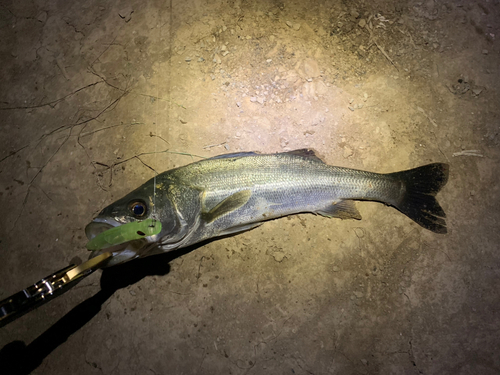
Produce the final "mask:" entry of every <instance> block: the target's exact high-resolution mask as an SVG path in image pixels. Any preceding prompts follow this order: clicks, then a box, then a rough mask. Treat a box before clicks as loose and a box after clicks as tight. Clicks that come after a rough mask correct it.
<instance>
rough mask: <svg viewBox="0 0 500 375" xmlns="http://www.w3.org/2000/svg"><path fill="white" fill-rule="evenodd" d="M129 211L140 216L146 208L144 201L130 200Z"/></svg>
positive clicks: (144, 212)
mask: <svg viewBox="0 0 500 375" xmlns="http://www.w3.org/2000/svg"><path fill="white" fill-rule="evenodd" d="M130 211H132V213H133V214H134V216H137V217H141V216H144V215H145V214H146V211H147V208H146V205H145V204H144V202H132V203H131V204H130Z"/></svg>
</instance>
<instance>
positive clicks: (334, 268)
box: [332, 266, 340, 272]
mask: <svg viewBox="0 0 500 375" xmlns="http://www.w3.org/2000/svg"><path fill="white" fill-rule="evenodd" d="M332 269H333V272H339V271H340V268H339V266H333V268H332Z"/></svg>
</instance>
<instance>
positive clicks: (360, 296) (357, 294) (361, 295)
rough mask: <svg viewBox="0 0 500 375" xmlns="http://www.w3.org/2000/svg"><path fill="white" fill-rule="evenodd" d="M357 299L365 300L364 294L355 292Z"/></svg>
mask: <svg viewBox="0 0 500 375" xmlns="http://www.w3.org/2000/svg"><path fill="white" fill-rule="evenodd" d="M353 293H354V295H355V296H356V298H363V295H364V294H363V292H353Z"/></svg>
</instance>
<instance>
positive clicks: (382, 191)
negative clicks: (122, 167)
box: [85, 149, 449, 266]
mask: <svg viewBox="0 0 500 375" xmlns="http://www.w3.org/2000/svg"><path fill="white" fill-rule="evenodd" d="M448 169H449V167H448V165H447V164H442V163H435V164H429V165H425V166H422V167H418V168H415V169H410V170H407V171H402V172H395V173H388V174H379V173H372V172H366V171H361V170H355V169H349V168H342V167H335V166H331V165H328V164H326V163H324V162H323V161H322V160H321V159H320V158H319V157H317V156H316V155H315V153H314V151H312V150H307V149H305V150H296V151H291V152H284V153H277V154H258V153H254V152H245V153H236V154H227V155H221V156H216V157H213V158H210V159H205V160H202V161H198V162H195V163H192V164H188V165H186V166H183V167H179V168H175V169H172V170H169V171H166V172H163V173H161V174H159V175H157V176H156V178H152V179H151V180H149V181H148V182H146V183H145V184H144V185H142V186H140V187H139V188H137V189H136V190H134V191H132V192H131V193H130V194H128V195H126V196H125V197H123V198H122V199H120V200H118V201H116V202H114V203H113V204H111V205H109V206H108V207H106V208H105V209H103V210H102V211H101V212H100V213H99V215H98V216H97V217H96V218H95V219H94V220H93V221H92V222H91V223H90V224H89V225H87V227H86V228H85V233H86V235H87V237H88V239H89V240H90V239H92V238H94V237H95V236H97V235H98V234H100V233H101V232H103V231H105V230H107V229H110V228H113V227H116V226H119V225H123V224H127V223H130V222H134V221H142V220H145V219H155V220H158V221H160V222H161V232H160V233H158V234H155V235H152V236H148V237H144V238H141V239H137V240H133V241H129V242H127V243H124V244H121V245H115V246H113V247H111V248H108V249H106V251H111V252H112V253H113V255H114V256H113V258H111V261H110V262H109V263H108V264H107V266H112V265H115V264H119V263H123V262H125V261H128V260H131V259H134V258H138V257H145V256H149V255H153V254H158V253H162V252H168V251H172V250H175V249H179V248H182V247H186V246H189V245H192V244H196V243H198V242H201V241H204V240H208V239H211V238H214V237H220V236H226V235H231V234H234V233H238V232H242V231H246V230H249V229H252V228H255V227H256V226H258V225H261V224H262V222H263V221H266V220H270V219H275V218H279V217H283V216H287V215H292V214H297V213H304V212H311V213H314V214H319V215H323V216H326V217H330V218H341V219H358V220H359V219H361V215H360V213H359V212H358V210H357V209H356V206H355V203H354V201H356V200H368V201H377V202H381V203H385V204H386V205H390V206H393V207H395V208H397V209H398V210H399V211H401V212H402V213H403V214H405V215H407V216H408V217H409V218H410V219H412V220H413V221H415V222H416V223H418V224H419V225H421V226H422V227H424V228H426V229H429V230H431V231H433V232H435V233H446V222H445V216H446V215H445V213H444V211H443V209H442V208H441V206H440V205H439V203H438V202H437V200H436V198H435V195H436V194H437V193H438V192H439V190H440V189H441V188H442V187H443V186H444V185H445V184H446V182H447V180H448ZM102 251H104V250H100V251H95V252H94V253H93V254H92V256H96V255H99V254H100V252H102Z"/></svg>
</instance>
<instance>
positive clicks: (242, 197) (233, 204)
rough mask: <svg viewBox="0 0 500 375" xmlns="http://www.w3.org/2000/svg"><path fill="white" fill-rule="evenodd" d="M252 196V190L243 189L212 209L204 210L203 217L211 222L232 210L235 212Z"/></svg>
mask: <svg viewBox="0 0 500 375" xmlns="http://www.w3.org/2000/svg"><path fill="white" fill-rule="evenodd" d="M251 196H252V191H251V190H242V191H239V192H237V193H234V194H233V195H230V196H229V197H227V198H226V199H224V200H223V201H222V202H220V203H219V204H217V205H216V206H215V207H214V208H212V209H211V210H210V211H208V212H202V213H201V218H202V219H203V220H204V221H205V222H207V223H211V222H213V221H214V220H216V219H218V218H219V217H222V216H224V215H226V214H228V213H230V212H233V211H234V210H237V209H238V208H240V207H242V206H243V205H245V204H246V203H247V202H248V200H249V199H250V197H251Z"/></svg>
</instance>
